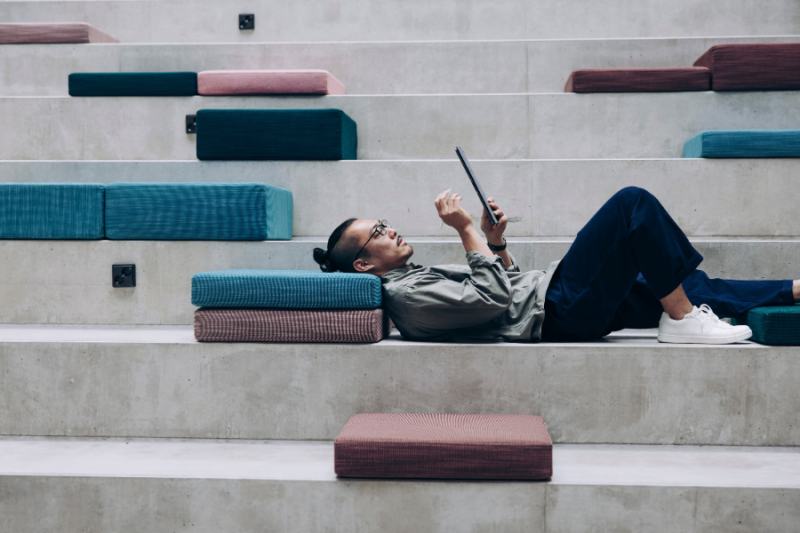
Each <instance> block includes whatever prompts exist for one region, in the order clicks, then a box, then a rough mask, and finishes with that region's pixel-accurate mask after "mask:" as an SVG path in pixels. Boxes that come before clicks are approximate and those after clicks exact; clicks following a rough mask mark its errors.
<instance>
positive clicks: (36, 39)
mask: <svg viewBox="0 0 800 533" xmlns="http://www.w3.org/2000/svg"><path fill="white" fill-rule="evenodd" d="M118 42H119V41H118V40H117V39H115V38H114V37H112V36H110V35H108V34H107V33H103V32H102V31H100V30H98V29H97V28H95V27H94V26H92V25H91V24H87V23H85V22H55V23H52V22H41V23H39V22H37V23H14V24H0V44H48V43H118Z"/></svg>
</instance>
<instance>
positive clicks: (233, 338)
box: [194, 308, 389, 343]
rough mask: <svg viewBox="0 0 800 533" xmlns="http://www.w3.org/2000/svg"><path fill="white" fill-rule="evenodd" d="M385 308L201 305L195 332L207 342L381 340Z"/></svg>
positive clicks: (361, 341) (195, 321)
mask: <svg viewBox="0 0 800 533" xmlns="http://www.w3.org/2000/svg"><path fill="white" fill-rule="evenodd" d="M388 329H389V328H388V318H387V315H386V314H385V313H384V311H383V309H349V310H326V311H319V310H313V309H302V310H298V309H207V308H205V309H198V310H197V311H195V313H194V336H195V338H196V339H197V340H198V341H204V342H346V343H350V342H352V343H365V342H378V341H380V340H381V339H383V338H384V337H385V336H386V335H387V333H388Z"/></svg>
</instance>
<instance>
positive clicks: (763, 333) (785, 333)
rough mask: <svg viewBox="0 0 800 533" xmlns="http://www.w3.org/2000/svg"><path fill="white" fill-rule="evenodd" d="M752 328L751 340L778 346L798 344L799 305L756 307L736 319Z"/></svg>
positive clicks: (799, 333) (799, 336) (738, 322)
mask: <svg viewBox="0 0 800 533" xmlns="http://www.w3.org/2000/svg"><path fill="white" fill-rule="evenodd" d="M736 323H737V324H745V325H748V326H750V329H752V330H753V336H752V337H751V338H750V340H751V341H754V342H759V343H761V344H774V345H778V346H800V305H781V306H775V307H756V308H755V309H751V310H750V311H748V312H747V314H745V315H744V317H740V318H738V319H736Z"/></svg>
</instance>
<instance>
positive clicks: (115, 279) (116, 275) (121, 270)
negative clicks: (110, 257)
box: [111, 265, 136, 289]
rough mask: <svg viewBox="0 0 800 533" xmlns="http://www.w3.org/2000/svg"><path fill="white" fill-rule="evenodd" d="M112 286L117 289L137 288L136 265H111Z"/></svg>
mask: <svg viewBox="0 0 800 533" xmlns="http://www.w3.org/2000/svg"><path fill="white" fill-rule="evenodd" d="M111 285H112V286H113V287H114V288H115V289H117V288H121V287H135V286H136V265H111Z"/></svg>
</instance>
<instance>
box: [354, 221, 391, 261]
mask: <svg viewBox="0 0 800 533" xmlns="http://www.w3.org/2000/svg"><path fill="white" fill-rule="evenodd" d="M391 227H392V226H391V224H389V223H388V222H386V221H385V220H379V221H378V225H377V226H375V231H373V232H372V235H370V236H369V239H367V242H365V243H364V246H362V247H361V249H360V250H359V251H358V253H357V254H356V256H355V257H354V258H353V261H355V260H356V259H358V256H359V255H361V252H363V251H364V248H366V247H367V245H368V244H369V241H371V240H372V238H373V237H374V236H375V235H386V230H387V229H388V228H391Z"/></svg>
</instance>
